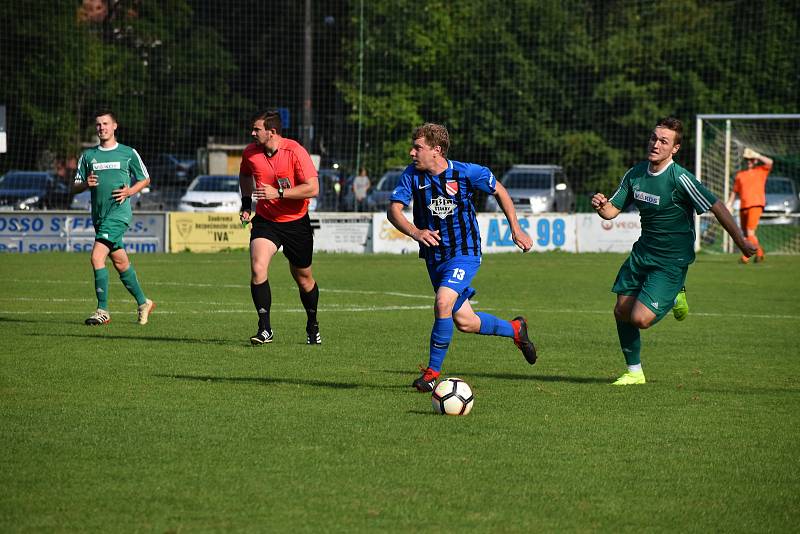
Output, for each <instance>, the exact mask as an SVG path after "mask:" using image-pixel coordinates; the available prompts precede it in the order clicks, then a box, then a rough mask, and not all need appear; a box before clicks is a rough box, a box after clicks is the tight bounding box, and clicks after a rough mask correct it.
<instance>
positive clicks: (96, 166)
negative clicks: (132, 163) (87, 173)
mask: <svg viewBox="0 0 800 534" xmlns="http://www.w3.org/2000/svg"><path fill="white" fill-rule="evenodd" d="M121 168H122V166H121V164H120V162H119V161H109V162H107V163H97V162H96V161H94V160H92V170H93V171H107V170H109V169H117V170H119V169H121Z"/></svg>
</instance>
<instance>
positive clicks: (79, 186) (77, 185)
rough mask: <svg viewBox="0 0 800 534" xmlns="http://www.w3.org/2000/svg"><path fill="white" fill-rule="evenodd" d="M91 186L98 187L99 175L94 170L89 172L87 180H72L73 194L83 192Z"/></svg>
mask: <svg viewBox="0 0 800 534" xmlns="http://www.w3.org/2000/svg"><path fill="white" fill-rule="evenodd" d="M90 187H97V175H96V174H95V173H94V171H92V172H90V173H89V176H87V177H86V181H84V182H72V194H73V195H77V194H78V193H83V192H84V191H86V190H87V189H89V188H90Z"/></svg>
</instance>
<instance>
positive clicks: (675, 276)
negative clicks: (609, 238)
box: [611, 251, 689, 324]
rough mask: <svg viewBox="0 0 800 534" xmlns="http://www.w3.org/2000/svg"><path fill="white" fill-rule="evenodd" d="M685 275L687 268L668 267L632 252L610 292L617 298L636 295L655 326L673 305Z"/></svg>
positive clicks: (620, 269)
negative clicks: (645, 307)
mask: <svg viewBox="0 0 800 534" xmlns="http://www.w3.org/2000/svg"><path fill="white" fill-rule="evenodd" d="M688 271H689V266H688V265H683V266H681V265H669V264H665V263H663V260H662V261H654V260H653V258H652V257H650V256H648V255H640V254H636V253H634V252H633V251H632V252H631V255H630V256H628V259H626V260H625V262H624V263H623V264H622V267H620V268H619V273H617V279H616V280H615V281H614V287H612V288H611V291H612V292H613V293H616V294H617V295H636V299H637V300H638V301H639V302H641V303H642V304H644V305H645V306H647V307H648V308H649V309H650V311H652V312H653V313H655V314H656V322H658V321H660V320H661V319H662V318H663V317H664V316H665V315H666V314H667V312H669V311H670V310H671V309H672V306H673V305H674V304H675V297H677V296H678V293H679V292H680V290H681V288H682V287H683V286H684V284H685V283H686V273H687V272H688ZM654 324H655V323H654Z"/></svg>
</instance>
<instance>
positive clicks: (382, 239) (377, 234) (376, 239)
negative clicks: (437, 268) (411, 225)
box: [372, 212, 419, 254]
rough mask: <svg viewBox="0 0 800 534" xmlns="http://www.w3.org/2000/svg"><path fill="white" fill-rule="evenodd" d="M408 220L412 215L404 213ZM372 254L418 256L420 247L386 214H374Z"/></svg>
mask: <svg viewBox="0 0 800 534" xmlns="http://www.w3.org/2000/svg"><path fill="white" fill-rule="evenodd" d="M403 215H405V216H406V217H407V218H408V220H411V213H406V212H403ZM372 252H376V253H377V252H392V253H394V254H409V253H413V254H417V253H418V252H419V245H418V244H417V242H416V241H414V240H413V239H411V238H410V237H408V236H407V235H405V234H404V233H402V232H400V231H399V230H398V229H397V228H395V227H394V226H393V225H392V223H390V222H389V219H387V218H386V213H373V214H372Z"/></svg>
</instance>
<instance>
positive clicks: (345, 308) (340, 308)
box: [0, 291, 800, 320]
mask: <svg viewBox="0 0 800 534" xmlns="http://www.w3.org/2000/svg"><path fill="white" fill-rule="evenodd" d="M374 293H378V294H380V292H377V291H376V292H374ZM0 300H6V301H13V302H31V301H33V302H93V301H94V299H54V298H34V297H0ZM169 303H170V304H192V305H200V306H208V305H214V304H216V305H218V304H219V302H201V301H174V302H172V301H171V302H169ZM159 304H162V303H161V302H159ZM162 306H163V304H162ZM232 306H238V305H232ZM429 309H431V305H429V304H426V305H418V306H352V305H342V304H329V305H326V306H323V307H321V308H320V311H322V312H353V313H357V312H376V311H404V310H429ZM272 310H273V311H276V312H288V313H301V312H303V313H305V310H304V309H302V308H282V307H277V306H273V307H272ZM481 311H495V308H484V307H481ZM252 312H253V310H252V309H250V308H249V307H247V308H246V309H242V308H231V309H202V310H165V309H163V307H160V308H158V311H157V312H156V313H157V314H159V315H167V314H168V315H179V314H183V313H187V314H191V315H199V314H225V313H252ZM74 313H75V312H74V311H68V310H64V311H41V310H22V311H15V310H0V315H2V314H8V315H72V314H74ZM114 313H130V314H134V313H136V312H127V311H126V312H118V311H115V312H114ZM528 313H529V314H534V313H567V314H584V315H587V314H588V315H605V314H610V313H611V312H609V310H578V309H556V308H532V309H529V310H528ZM691 315H692V316H696V317H723V318H725V317H728V318H742V319H768V320H770V319H786V320H798V319H800V315H786V314H772V313H719V312H691Z"/></svg>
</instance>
